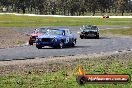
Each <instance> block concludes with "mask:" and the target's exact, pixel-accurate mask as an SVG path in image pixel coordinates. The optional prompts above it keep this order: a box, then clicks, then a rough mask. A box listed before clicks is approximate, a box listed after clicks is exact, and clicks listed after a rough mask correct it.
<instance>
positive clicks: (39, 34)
mask: <svg viewBox="0 0 132 88" xmlns="http://www.w3.org/2000/svg"><path fill="white" fill-rule="evenodd" d="M41 35H43V34H42V33H33V34H31V36H41Z"/></svg>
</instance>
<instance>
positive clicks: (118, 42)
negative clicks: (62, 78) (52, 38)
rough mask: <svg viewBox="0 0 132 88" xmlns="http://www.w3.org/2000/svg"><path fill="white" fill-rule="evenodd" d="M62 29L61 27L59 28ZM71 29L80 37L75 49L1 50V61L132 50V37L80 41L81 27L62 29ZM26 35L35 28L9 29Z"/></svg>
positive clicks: (28, 48) (18, 48)
mask: <svg viewBox="0 0 132 88" xmlns="http://www.w3.org/2000/svg"><path fill="white" fill-rule="evenodd" d="M59 28H60V27H59ZM61 28H69V29H70V30H72V32H73V33H74V34H75V35H76V36H77V37H78V39H77V44H76V46H75V47H67V48H63V49H53V48H50V47H44V48H43V49H37V48H36V47H35V45H34V46H28V45H22V46H17V47H14V48H6V49H0V60H1V61H6V60H21V59H22V60H23V59H35V58H44V57H58V56H72V55H77V54H89V53H100V52H112V51H122V50H131V49H132V37H123V36H116V37H115V36H103V35H100V36H101V37H100V39H80V38H79V35H78V34H77V32H78V31H79V27H61ZM99 28H100V30H102V29H107V30H110V29H113V28H132V26H99ZM0 29H1V28H0ZM9 29H12V30H16V31H19V32H23V33H26V34H30V33H31V32H32V30H33V29H34V28H9Z"/></svg>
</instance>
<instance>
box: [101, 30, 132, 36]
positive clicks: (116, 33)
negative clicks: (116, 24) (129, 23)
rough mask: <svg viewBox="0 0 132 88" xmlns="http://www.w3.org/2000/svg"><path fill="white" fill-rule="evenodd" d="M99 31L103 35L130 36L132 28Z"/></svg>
mask: <svg viewBox="0 0 132 88" xmlns="http://www.w3.org/2000/svg"><path fill="white" fill-rule="evenodd" d="M100 33H101V34H105V35H107V34H114V35H124V36H132V28H128V29H109V30H100Z"/></svg>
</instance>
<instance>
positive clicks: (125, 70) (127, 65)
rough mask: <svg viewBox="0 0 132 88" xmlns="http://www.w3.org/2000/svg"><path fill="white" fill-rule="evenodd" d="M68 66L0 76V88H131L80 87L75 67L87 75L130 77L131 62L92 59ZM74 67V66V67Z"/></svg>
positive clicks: (119, 87)
mask: <svg viewBox="0 0 132 88" xmlns="http://www.w3.org/2000/svg"><path fill="white" fill-rule="evenodd" d="M73 63H74V65H70V64H67V65H65V64H50V66H51V67H52V68H56V67H59V69H58V71H53V70H52V71H51V72H49V71H48V70H47V71H46V72H40V73H39V72H38V71H31V70H30V72H31V74H28V73H25V74H14V73H13V74H8V75H5V76H0V88H132V83H128V84H116V85H114V84H85V85H83V86H80V85H79V84H77V82H76V73H75V72H76V71H75V67H76V66H78V65H79V64H80V63H81V64H82V65H83V66H84V68H85V69H86V72H87V74H104V73H109V74H130V75H131V76H132V60H131V58H129V59H126V58H125V59H119V58H116V57H115V58H113V57H112V58H111V57H109V58H108V57H107V58H94V59H84V60H76V61H74V62H73ZM75 65H76V66H75Z"/></svg>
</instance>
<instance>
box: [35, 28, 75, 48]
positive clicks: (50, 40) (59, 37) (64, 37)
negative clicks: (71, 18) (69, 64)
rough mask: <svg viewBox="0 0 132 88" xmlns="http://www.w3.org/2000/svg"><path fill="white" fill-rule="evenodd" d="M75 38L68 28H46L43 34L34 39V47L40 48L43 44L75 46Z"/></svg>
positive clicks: (56, 46) (61, 46)
mask: <svg viewBox="0 0 132 88" xmlns="http://www.w3.org/2000/svg"><path fill="white" fill-rule="evenodd" d="M76 40H77V38H76V37H75V36H74V35H73V34H72V33H71V31H70V30H69V29H48V30H47V32H46V33H45V35H42V36H39V37H38V38H37V40H36V47H37V48H38V49H41V48H42V47H44V46H50V47H53V48H63V47H65V46H75V44H76Z"/></svg>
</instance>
